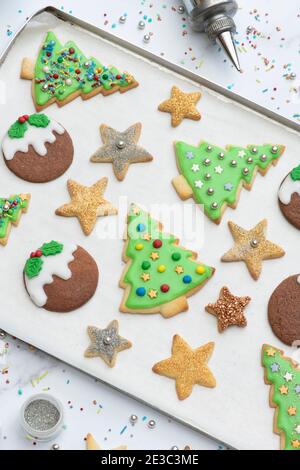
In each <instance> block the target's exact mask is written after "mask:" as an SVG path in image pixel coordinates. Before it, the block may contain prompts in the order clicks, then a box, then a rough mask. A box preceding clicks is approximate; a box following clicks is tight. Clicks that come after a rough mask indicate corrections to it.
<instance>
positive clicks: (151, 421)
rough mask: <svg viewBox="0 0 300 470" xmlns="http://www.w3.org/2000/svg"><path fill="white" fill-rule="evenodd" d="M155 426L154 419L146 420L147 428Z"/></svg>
mask: <svg viewBox="0 0 300 470" xmlns="http://www.w3.org/2000/svg"><path fill="white" fill-rule="evenodd" d="M155 426H156V422H155V421H154V419H150V421H149V422H148V428H150V429H154V428H155Z"/></svg>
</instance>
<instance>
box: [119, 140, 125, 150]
mask: <svg viewBox="0 0 300 470" xmlns="http://www.w3.org/2000/svg"><path fill="white" fill-rule="evenodd" d="M125 147H126V142H124V140H119V141H118V142H117V148H118V149H119V150H122V149H123V148H125Z"/></svg>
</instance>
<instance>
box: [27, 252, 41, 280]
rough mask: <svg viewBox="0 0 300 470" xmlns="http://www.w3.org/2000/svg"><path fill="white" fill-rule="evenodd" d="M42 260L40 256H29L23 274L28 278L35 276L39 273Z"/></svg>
mask: <svg viewBox="0 0 300 470" xmlns="http://www.w3.org/2000/svg"><path fill="white" fill-rule="evenodd" d="M43 264H44V261H43V260H42V259H41V258H40V257H33V258H29V259H28V260H27V261H26V264H25V268H24V271H25V274H26V276H27V277H29V279H32V278H33V277H36V276H38V275H39V274H40V272H41V270H42V266H43Z"/></svg>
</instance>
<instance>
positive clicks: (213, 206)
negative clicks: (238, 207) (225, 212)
mask: <svg viewBox="0 0 300 470" xmlns="http://www.w3.org/2000/svg"><path fill="white" fill-rule="evenodd" d="M210 207H211V208H212V209H213V210H216V209H218V203H217V202H213V203H212V204H211V206H210Z"/></svg>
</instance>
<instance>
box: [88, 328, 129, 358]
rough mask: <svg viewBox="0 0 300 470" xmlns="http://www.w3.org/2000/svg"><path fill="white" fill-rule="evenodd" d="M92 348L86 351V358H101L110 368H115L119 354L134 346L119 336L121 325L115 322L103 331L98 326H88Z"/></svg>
mask: <svg viewBox="0 0 300 470" xmlns="http://www.w3.org/2000/svg"><path fill="white" fill-rule="evenodd" d="M87 332H88V335H89V337H90V340H91V344H90V346H89V347H88V348H87V350H86V351H85V353H84V355H85V357H101V359H103V361H104V362H106V364H107V365H108V366H109V367H114V365H115V363H116V359H117V354H118V352H120V351H124V349H129V348H131V346H132V344H131V342H130V341H128V340H127V339H125V338H122V336H120V335H119V323H118V322H117V320H113V321H112V322H110V323H109V325H108V326H107V327H106V328H104V329H103V330H102V329H100V328H97V327H96V326H88V328H87Z"/></svg>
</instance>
